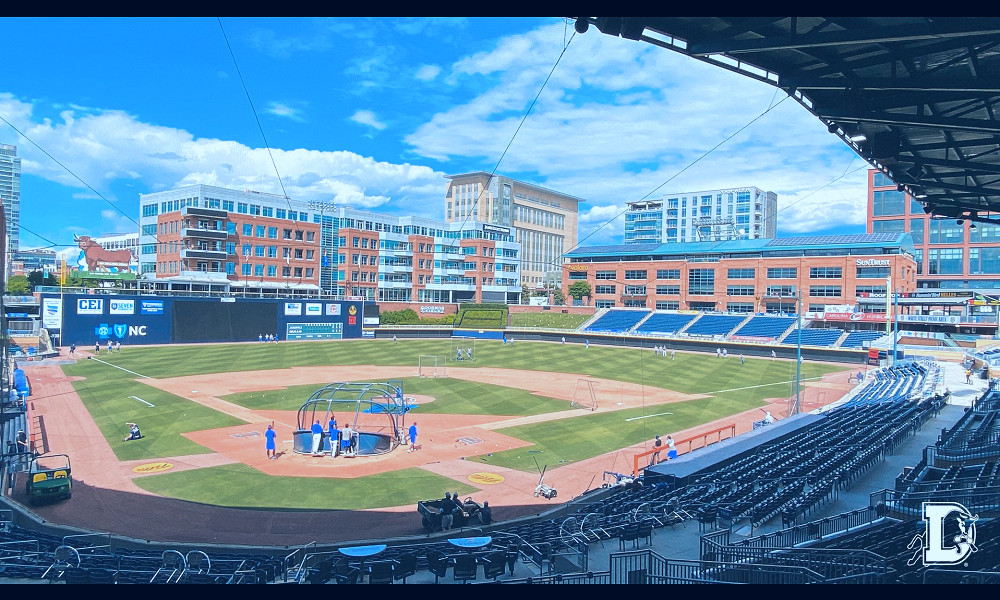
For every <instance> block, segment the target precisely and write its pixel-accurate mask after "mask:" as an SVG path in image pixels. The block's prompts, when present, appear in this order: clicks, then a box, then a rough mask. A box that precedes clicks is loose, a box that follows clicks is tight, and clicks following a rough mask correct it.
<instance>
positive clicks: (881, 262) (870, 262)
mask: <svg viewBox="0 0 1000 600" xmlns="http://www.w3.org/2000/svg"><path fill="white" fill-rule="evenodd" d="M858 266H859V267H888V266H889V260H888V259H878V258H859V259H858Z"/></svg>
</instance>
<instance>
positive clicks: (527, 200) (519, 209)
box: [445, 171, 585, 288]
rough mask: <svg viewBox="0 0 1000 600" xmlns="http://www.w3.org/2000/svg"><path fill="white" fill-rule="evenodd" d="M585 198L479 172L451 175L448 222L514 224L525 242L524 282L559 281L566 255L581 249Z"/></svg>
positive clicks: (517, 238)
mask: <svg viewBox="0 0 1000 600" xmlns="http://www.w3.org/2000/svg"><path fill="white" fill-rule="evenodd" d="M581 202H585V200H583V199H581V198H577V197H575V196H570V195H568V194H563V193H560V192H556V191H553V190H550V189H546V188H543V187H540V186H537V185H534V184H531V183H526V182H523V181H517V180H516V179H511V178H510V177H504V176H502V175H493V176H492V177H491V176H490V174H489V173H485V172H482V171H478V172H474V173H463V174H461V175H449V176H448V190H447V192H446V194H445V220H446V221H448V222H449V223H461V222H465V221H469V220H472V221H479V222H481V223H488V224H491V225H497V226H500V227H508V228H510V229H511V230H512V231H513V232H514V240H515V241H516V242H517V243H518V244H520V249H521V268H520V272H521V283H523V284H525V285H528V286H529V287H533V288H534V287H541V286H542V285H543V284H545V283H554V284H557V285H558V281H559V277H560V269H561V266H562V255H563V253H565V252H567V251H569V250H571V249H573V248H574V247H576V242H577V223H578V215H579V205H580V203H581Z"/></svg>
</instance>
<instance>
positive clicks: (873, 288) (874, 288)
mask: <svg viewBox="0 0 1000 600" xmlns="http://www.w3.org/2000/svg"><path fill="white" fill-rule="evenodd" d="M854 293H855V294H857V296H858V297H859V298H863V297H864V296H862V294H867V295H871V294H882V295H883V296H884V295H885V286H884V285H859V286H857V287H856V288H855V289H854ZM810 310H811V309H810Z"/></svg>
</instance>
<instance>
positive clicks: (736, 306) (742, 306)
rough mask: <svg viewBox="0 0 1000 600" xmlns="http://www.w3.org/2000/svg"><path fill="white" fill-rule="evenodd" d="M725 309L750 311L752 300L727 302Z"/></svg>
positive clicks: (733, 311) (751, 309)
mask: <svg viewBox="0 0 1000 600" xmlns="http://www.w3.org/2000/svg"><path fill="white" fill-rule="evenodd" d="M726 310H727V311H728V312H731V313H752V312H753V302H728V303H726Z"/></svg>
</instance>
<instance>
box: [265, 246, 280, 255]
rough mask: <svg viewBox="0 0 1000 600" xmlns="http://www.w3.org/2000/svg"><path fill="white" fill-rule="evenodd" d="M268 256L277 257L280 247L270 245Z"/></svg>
mask: <svg viewBox="0 0 1000 600" xmlns="http://www.w3.org/2000/svg"><path fill="white" fill-rule="evenodd" d="M267 257H268V258H277V257H278V247H277V246H268V247H267Z"/></svg>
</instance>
